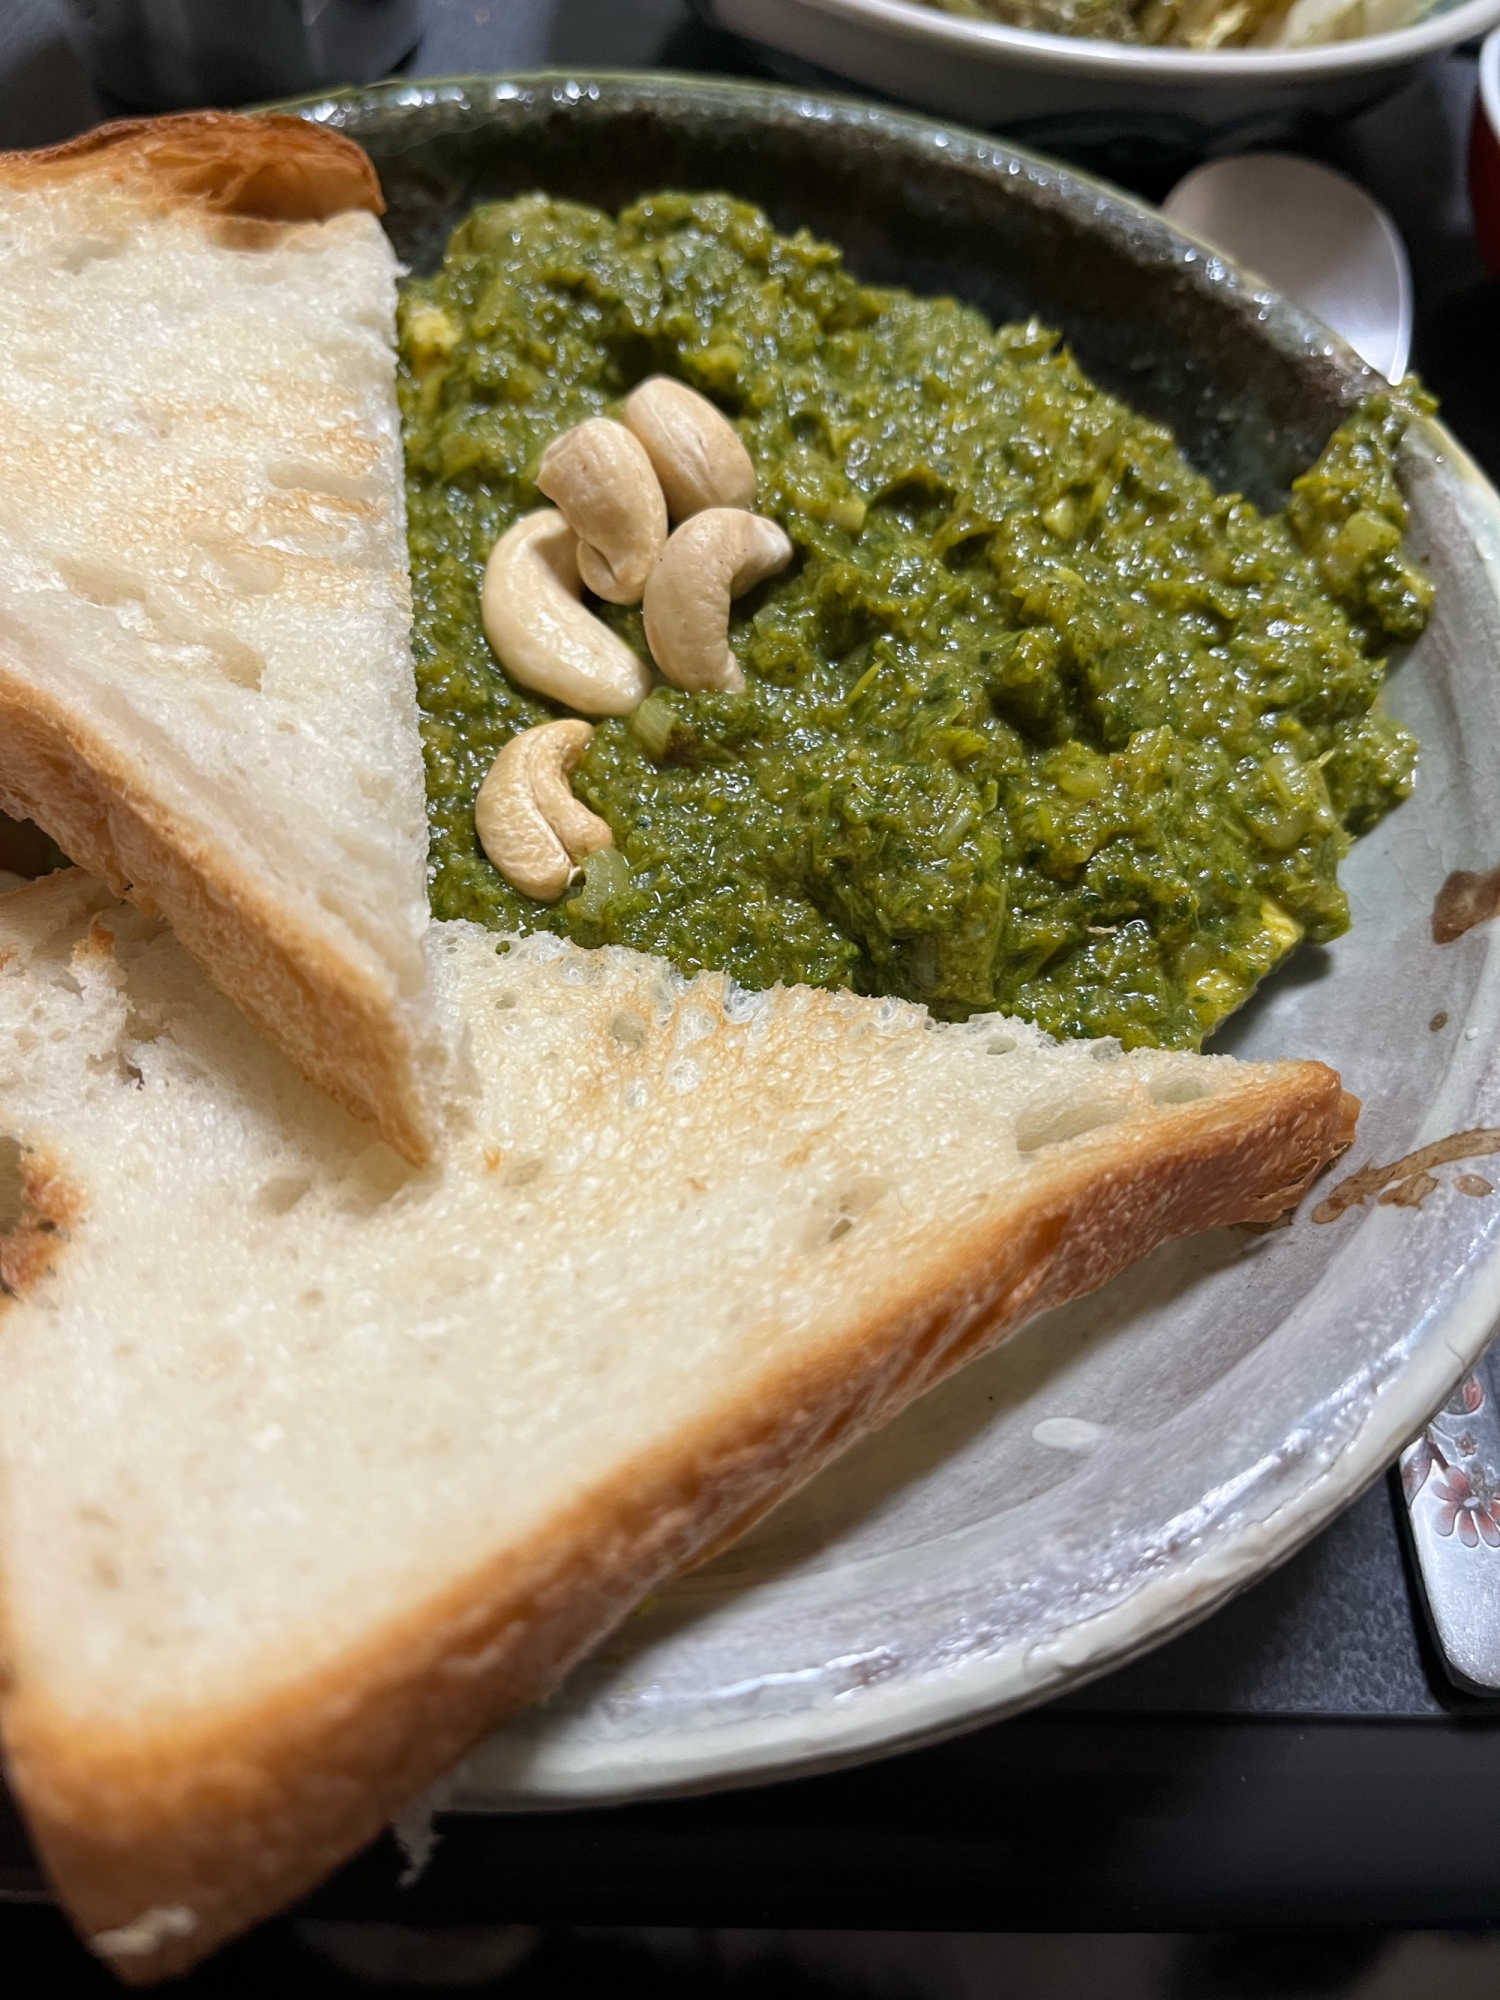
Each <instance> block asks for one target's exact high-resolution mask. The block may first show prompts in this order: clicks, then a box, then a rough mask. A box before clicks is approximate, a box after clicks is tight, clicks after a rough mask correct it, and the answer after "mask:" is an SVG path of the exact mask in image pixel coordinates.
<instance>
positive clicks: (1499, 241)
mask: <svg viewBox="0 0 1500 2000" xmlns="http://www.w3.org/2000/svg"><path fill="white" fill-rule="evenodd" d="M1469 192H1470V195H1471V196H1472V198H1473V203H1474V234H1475V235H1476V236H1477V237H1478V238H1479V248H1480V251H1481V252H1482V253H1483V256H1484V261H1485V263H1486V264H1488V265H1489V267H1490V269H1491V270H1492V271H1493V272H1494V273H1495V275H1496V277H1497V278H1500V28H1497V29H1496V30H1495V32H1494V33H1493V34H1492V35H1491V36H1490V37H1489V39H1488V41H1486V43H1485V45H1484V47H1483V48H1482V49H1481V50H1480V52H1479V95H1478V97H1477V98H1476V99H1475V102H1474V130H1473V133H1472V134H1471V136H1470V139H1469Z"/></svg>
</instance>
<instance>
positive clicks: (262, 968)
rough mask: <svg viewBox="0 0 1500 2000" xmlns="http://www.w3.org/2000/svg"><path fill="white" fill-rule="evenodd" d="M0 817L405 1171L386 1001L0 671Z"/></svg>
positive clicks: (375, 984)
mask: <svg viewBox="0 0 1500 2000" xmlns="http://www.w3.org/2000/svg"><path fill="white" fill-rule="evenodd" d="M0 808H3V809H4V810H5V811H7V812H10V813H13V814H14V815H16V816H17V817H18V818H21V819H34V820H36V821H37V823H38V824H39V825H41V826H44V827H45V828H46V829H47V831H48V832H49V833H50V834H51V835H52V837H53V839H54V840H56V841H57V843H58V845H59V846H60V847H61V848H62V849H63V852H64V853H65V854H66V855H67V856H68V857H69V859H70V860H72V861H74V862H76V863H77V864H78V865H79V866H80V867H83V868H87V869H90V870H92V871H93V873H95V874H97V875H102V876H103V877H104V878H105V880H106V881H107V882H108V883H109V885H110V887H111V888H112V889H113V890H114V892H115V894H116V895H119V896H127V897H128V898H129V899H130V900H131V901H132V902H133V903H135V904H136V906H137V907H138V908H139V909H142V910H145V911H147V912H148V913H149V914H151V915H155V916H163V917H165V918H166V919H167V920H168V922H169V923H170V924H171V926H172V928H173V930H174V931H175V932H176V933H177V936H178V938H179V940H180V941H181V943H182V944H183V946H184V947H185V948H186V949H187V950H188V951H189V952H191V953H192V955H193V957H194V958H195V959H196V960H197V961H198V963H199V965H201V966H202V967H203V970H204V971H205V972H206V973H207V974H208V976H209V978H210V979H211V980H212V981H213V982H214V984H215V985H216V986H217V987H219V988H220V989H221V991H223V992H224V993H227V994H228V996H229V997H230V999H231V1000H233V1001H234V1002H235V1004H236V1005H237V1006H238V1007H239V1008H240V1010H241V1012H242V1013H243V1014H244V1015H245V1016H246V1017H247V1019H249V1020H250V1021H251V1022H253V1023H254V1025H255V1026H256V1027H257V1028H259V1029H260V1030H261V1032H262V1033H263V1034H265V1035H267V1036H269V1038H270V1039H271V1040H272V1041H274V1042H275V1043H276V1044H277V1046H278V1047H280V1048H282V1049H284V1050H285V1051H286V1053H287V1054H288V1055H289V1056H290V1057H291V1059H292V1060H293V1061H294V1062H295V1063H296V1064H297V1066H298V1067H299V1068H300V1069H301V1070H302V1072H303V1074H304V1075H305V1076H307V1077H309V1078H310V1079H311V1080H312V1081H313V1082H314V1083H316V1084H318V1085H319V1086H320V1087H321V1088H322V1089H324V1090H326V1091H327V1092H328V1094H329V1095H330V1096H331V1097H332V1098H334V1100H335V1101H336V1102H337V1103H339V1104H341V1105H342V1106H343V1107H344V1109H345V1110H346V1111H350V1112H352V1113H353V1114H354V1116H355V1117H357V1118H361V1119H363V1120H364V1121H365V1122H366V1123H367V1124H370V1125H372V1126H373V1127H374V1128H375V1130H376V1131H377V1132H378V1133H379V1134H380V1136H381V1138H383V1139H385V1140H386V1141H387V1142H388V1143H389V1144H390V1145H392V1146H394V1147H395V1148H396V1150H397V1151H398V1152H399V1153H401V1154H403V1155H404V1156H405V1158H407V1159H408V1160H410V1161H412V1162H413V1163H414V1164H415V1165H421V1164H422V1163H423V1162H424V1161H425V1160H427V1159H429V1158H430V1157H431V1155H432V1152H433V1149H434V1146H435V1143H436V1134H435V1131H434V1127H433V1121H432V1114H431V1113H430V1111H429V1109H428V1107H427V1105H426V1104H425V1103H424V1102H423V1100H422V1098H421V1096H420V1094H419V1088H418V1082H417V1076H416V1069H415V1063H414V1058H413V1051H412V1049H411V1045H410V1042H409V1040H408V1039H407V1036H406V1033H405V1030H404V1026H403V1023H402V1021H401V1020H400V1018H399V1017H398V1016H397V1015H395V1014H394V1012H393V1010H392V1006H391V998H390V995H389V994H388V993H387V992H386V991H385V990H384V988H383V987H382V985H381V983H380V982H379V981H378V980H377V979H376V978H374V977H373V976H369V977H367V976H365V975H362V974H361V972H360V971H359V968H358V967H356V966H353V965H351V964H349V963H348V961H347V960H345V959H343V958H342V957H340V956H339V955H338V954H336V953H334V952H332V951H330V950H329V949H328V948H327V946H326V945H325V943H324V942H323V940H322V939H321V938H319V937H318V936H317V935H316V934H315V933H313V932H309V931H306V930H303V929H300V928H299V927H298V925H297V923H296V920H295V918H294V917H293V916H291V915H289V914H288V913H287V912H286V911H284V910H283V909H281V908H280V907H278V905H277V904H276V903H275V901H274V900H273V899H272V898H271V897H269V896H267V895H266V894H265V892H264V889H263V887H262V885H261V883H260V882H259V881H257V880H256V879H255V878H254V877H253V876H251V875H249V874H247V873H246V872H245V871H244V870H243V869H241V868H238V867H237V866H236V865H235V862H234V860H233V858H232V857H231V856H229V855H228V854H226V853H225V852H224V851H223V850H222V849H220V848H218V847H216V846H214V845H211V844H210V843H208V842H206V841H204V840H203V839H202V838H201V837H200V836H199V835H198V833H197V832H196V830H195V829H194V828H192V827H190V826H187V825H184V824H183V823H182V822H181V821H180V820H177V819H176V818H174V816H173V815H172V813H171V811H170V809H169V808H168V807H166V806H165V805H164V804H163V803H162V801H161V800H160V799H159V798H158V797H156V796H155V795H154V792H153V788H152V786H151V784H150V782H149V773H147V772H145V771H144V770H142V769H141V768H140V767H139V766H138V765H137V764H136V763H135V762H134V761H133V760H132V759H131V758H130V757H129V756H128V755H127V754H126V753H125V752H124V751H122V750H121V748H120V746H119V745H117V744H115V743H112V742H110V741H108V740H107V739H106V738H105V737H103V736H101V735H98V734H97V733H94V732H91V731H89V730H88V729H86V727H85V726H84V725H83V724H82V723H81V722H80V721H79V720H78V719H77V718H75V717H73V716H70V715H69V714H68V713H67V712H66V710H65V709H64V708H63V707H62V706H61V704H59V703H57V702H56V701H54V700H53V699H52V698H51V697H49V696H48V695H47V693H46V692H45V691H44V690H42V689H39V688H37V687H35V686H33V685H31V684H30V683H29V682H28V681H26V680H24V679H23V678H21V677H20V676H18V675H16V674H14V673H13V672H11V671H10V670H9V669H8V668H7V666H6V663H5V662H4V661H3V660H0Z"/></svg>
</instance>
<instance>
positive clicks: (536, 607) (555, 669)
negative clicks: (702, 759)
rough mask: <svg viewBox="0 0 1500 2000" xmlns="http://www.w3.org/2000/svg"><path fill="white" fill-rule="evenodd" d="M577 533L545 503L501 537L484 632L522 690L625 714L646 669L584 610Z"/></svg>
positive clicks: (646, 688) (593, 711)
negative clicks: (537, 511)
mask: <svg viewBox="0 0 1500 2000" xmlns="http://www.w3.org/2000/svg"><path fill="white" fill-rule="evenodd" d="M577 548H578V537H577V536H576V535H575V534H574V533H573V530H572V529H571V528H570V527H569V526H568V524H567V522H566V521H565V520H564V519H563V517H562V515H561V514H558V513H555V512H554V511H553V509H552V508H550V507H544V508H542V509H541V511H540V512H539V513H536V514H527V515H524V516H523V517H522V519H520V520H519V521H517V523H516V525H515V526H514V527H513V528H511V529H509V530H508V531H507V532H506V533H505V534H503V535H502V536H501V537H500V539H499V541H498V542H496V544H495V546H494V549H493V550H492V551H491V554H490V559H489V561H488V563H486V565H485V570H484V589H483V592H482V594H481V597H480V611H481V613H482V615H483V618H484V631H485V637H486V638H487V639H488V640H489V642H490V644H491V645H492V646H493V647H494V649H495V651H496V652H497V653H498V654H499V656H500V660H501V663H502V664H503V665H504V666H505V667H506V668H507V669H508V670H509V672H510V674H511V676H512V678H513V679H515V680H518V681H519V682H520V683H521V685H522V687H529V688H534V689H535V690H536V692H537V693H538V694H544V695H548V696H550V697H551V699H552V700H553V701H562V702H566V703H567V705H568V707H569V708H576V709H580V710H581V711H582V712H583V713H584V714H585V715H629V713H630V711H631V710H632V709H633V708H635V707H637V706H638V705H639V704H640V703H641V702H643V701H644V700H645V698H646V696H647V695H648V694H649V693H650V692H651V671H650V669H649V668H648V667H647V665H646V663H645V661H644V660H642V659H639V658H637V656H636V655H635V654H634V653H633V652H631V650H630V648H629V647H628V646H627V645H626V644H625V641H624V640H623V639H617V638H616V637H615V635H614V633H613V632H611V631H610V629H609V627H608V626H607V625H605V624H604V623H603V622H602V621H601V620H600V619H598V618H596V617H595V616H594V615H593V613H592V612H591V611H586V610H585V609H584V607H583V603H582V597H583V582H582V579H581V578H580V576H579V574H578V557H577V553H576V551H577Z"/></svg>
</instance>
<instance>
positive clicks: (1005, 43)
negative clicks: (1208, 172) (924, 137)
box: [697, 0, 1500, 154]
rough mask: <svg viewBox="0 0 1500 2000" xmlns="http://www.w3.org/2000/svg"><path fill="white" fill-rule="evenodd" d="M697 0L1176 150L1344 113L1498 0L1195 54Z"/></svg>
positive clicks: (1085, 126)
mask: <svg viewBox="0 0 1500 2000" xmlns="http://www.w3.org/2000/svg"><path fill="white" fill-rule="evenodd" d="M697 4H698V6H699V10H700V12H702V13H703V14H704V15H705V16H706V17H707V18H708V19H710V20H712V21H713V22H714V23H715V24H716V25H717V26H719V27H722V28H728V29H730V30H732V31H733V32H734V33H736V34H740V35H745V36H748V37H749V38H750V39H751V40H753V41H757V42H759V43H761V44H762V45H763V46H764V47H766V48H767V49H769V50H771V51H773V52H775V53H776V54H777V55H780V56H781V57H783V58H786V57H790V58H792V59H794V60H796V61H798V62H801V63H807V64H813V65H815V66H816V67H817V68H818V69H820V70H822V71H825V72H827V73H828V74H829V75H830V77H849V78H852V79H853V80H854V81H856V82H858V83H863V84H869V85H871V86H873V87H874V88H875V89H877V90H881V91H885V92H887V93H888V94H889V95H890V96H892V97H896V98H899V99H901V100H902V101H903V102H905V103H908V104H918V105H922V106H923V107H924V108H926V109H928V110H932V111H941V112H944V113H946V114H948V115H950V116H952V117H955V118H964V119H968V120H969V121H970V122H972V123H974V124H980V125H990V126H999V127H1003V129H1004V130H1005V131H1006V132H1008V133H1010V134H1011V135H1012V136H1013V137H1016V138H1019V139H1022V140H1024V141H1026V142H1027V143H1028V144H1031V145H1037V146H1056V147H1060V148H1064V149H1067V150H1073V149H1076V148H1079V147H1083V146H1088V145H1099V144H1101V143H1108V142H1110V141H1115V140H1133V141H1137V142H1140V141H1145V142H1147V143H1152V144H1154V145H1156V146H1158V147H1160V148H1161V149H1162V150H1164V151H1168V152H1171V153H1174V154H1176V153H1193V152H1201V151H1204V150H1208V149H1213V150H1216V151H1220V152H1222V151H1226V150H1229V149H1236V150H1238V149H1240V148H1243V147H1245V146H1250V145H1255V144H1260V143H1263V142H1265V141H1266V140H1268V139H1273V138H1276V137H1279V136H1282V135H1284V134H1286V133H1287V132H1288V131H1290V130H1291V129H1293V128H1294V127H1295V126H1296V124H1297V123H1298V121H1299V120H1300V119H1301V118H1303V117H1304V116H1306V115H1307V114H1309V113H1313V114H1320V115H1325V116H1334V117H1338V116H1347V115H1348V114H1349V113H1351V112H1354V111H1358V110H1361V109H1363V108H1364V107H1365V106H1367V105H1370V104H1374V103H1376V102H1377V101H1378V100H1379V99H1380V98H1382V97H1385V96H1388V95H1389V94H1390V93H1391V92H1392V91H1395V90H1398V89H1399V88H1400V87H1401V85H1402V84H1403V83H1405V82H1406V81H1407V80H1408V79H1409V78H1410V77H1411V75H1412V73H1413V71H1414V70H1415V68H1416V66H1417V64H1418V63H1420V62H1421V61H1422V59H1423V58H1424V57H1426V56H1430V55H1433V54H1435V53H1436V52H1437V51H1438V50H1440V49H1444V48H1449V47H1452V46H1453V45H1454V44H1455V43H1458V42H1462V41H1466V40H1468V39H1470V38H1471V37H1473V36H1475V35H1480V34H1483V33H1484V31H1485V29H1486V28H1489V27H1491V26H1493V25H1494V23H1495V22H1496V21H1497V20H1500V0H1437V4H1436V5H1435V6H1433V7H1432V8H1430V9H1429V11H1428V12H1426V13H1425V14H1424V15H1423V17H1422V19H1421V20H1419V21H1416V22H1413V23H1412V24H1411V25H1410V26H1409V27H1405V28H1397V29H1395V30H1392V31H1391V32H1389V33H1386V34H1378V35H1366V36H1362V37H1360V38H1359V39H1357V40H1354V41H1348V42H1331V43H1328V44H1326V45H1324V46H1322V47H1319V48H1308V49H1285V50H1282V49H1213V50H1208V51H1204V52H1202V53H1199V52H1197V51H1195V50H1192V49H1161V48H1132V47H1128V46H1127V45H1125V44H1124V43H1121V42H1108V41H1084V40H1079V39H1076V38H1074V37H1072V36H1067V35H1042V34H1033V33H1030V32H1028V31H1026V30H1024V29H1020V28H1007V27H1003V26H1001V25H1000V23H999V22H992V21H977V20H972V19H969V18H966V17H965V16H963V15H959V14H948V13H945V12H942V11H941V10H939V9H938V8H936V7H928V6H923V5H921V4H920V0H697Z"/></svg>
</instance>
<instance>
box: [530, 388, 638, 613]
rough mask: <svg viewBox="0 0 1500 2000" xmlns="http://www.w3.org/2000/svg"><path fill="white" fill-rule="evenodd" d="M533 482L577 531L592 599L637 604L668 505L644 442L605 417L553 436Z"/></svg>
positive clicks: (580, 561) (583, 572) (580, 568)
mask: <svg viewBox="0 0 1500 2000" xmlns="http://www.w3.org/2000/svg"><path fill="white" fill-rule="evenodd" d="M536 483H537V485H538V486H539V487H540V488H541V490H542V491H543V493H545V494H546V496H547V498H548V499H549V500H551V501H552V502H553V503H554V504H555V505H556V506H557V507H559V508H560V509H561V510H562V514H563V517H564V519H565V520H566V521H567V524H568V526H569V527H570V528H571V529H572V530H573V532H574V534H575V535H577V537H578V571H579V574H580V575H581V576H582V578H583V580H584V582H585V583H586V584H587V585H588V587H589V589H590V590H591V591H593V593H594V595H595V596H596V597H603V598H606V599H607V600H608V601H609V603H611V604H639V603H640V601H641V592H642V591H643V590H644V589H645V588H646V578H647V577H648V576H649V575H650V574H651V565H652V564H653V563H654V562H655V561H656V558H657V557H658V556H659V555H660V554H661V550H662V544H663V542H665V540H666V539H667V503H666V501H665V500H664V499H663V498H662V490H661V486H660V484H659V483H658V481H657V477H656V474H655V473H654V472H653V471H652V469H651V460H650V459H649V458H648V457H647V456H646V448H645V446H644V445H643V444H642V443H641V441H640V439H639V438H638V437H636V436H635V435H634V433H633V432H631V431H628V430H626V428H625V426H624V425H623V424H617V423H615V422H614V421H613V419H612V418H610V417H590V418H589V419H588V421H587V422H586V423H582V424H575V425H574V426H573V428H572V430H570V431H564V432H563V434H562V436H561V437H558V438H554V439H553V440H552V442H551V444H549V445H548V447H547V449H546V450H545V451H544V452H543V454H542V464H541V470H540V471H539V472H538V473H537V476H536Z"/></svg>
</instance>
